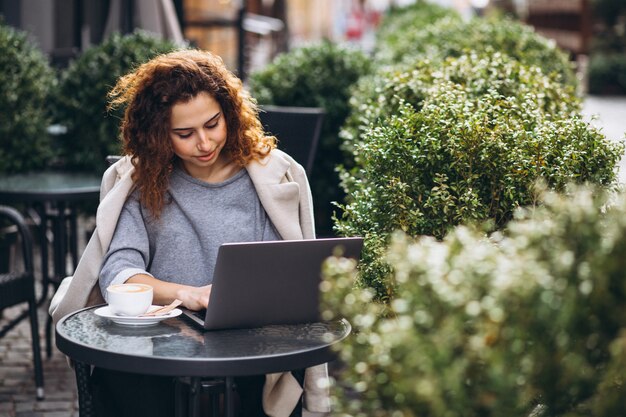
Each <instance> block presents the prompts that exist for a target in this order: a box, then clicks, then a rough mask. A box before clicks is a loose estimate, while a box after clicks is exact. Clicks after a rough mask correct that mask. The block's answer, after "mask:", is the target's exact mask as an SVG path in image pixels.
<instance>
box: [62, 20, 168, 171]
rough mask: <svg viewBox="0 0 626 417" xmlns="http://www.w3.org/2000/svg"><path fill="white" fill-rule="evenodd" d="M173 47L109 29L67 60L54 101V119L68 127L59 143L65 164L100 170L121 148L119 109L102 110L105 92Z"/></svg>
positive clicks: (145, 36)
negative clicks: (101, 38)
mask: <svg viewBox="0 0 626 417" xmlns="http://www.w3.org/2000/svg"><path fill="white" fill-rule="evenodd" d="M173 49H175V45H174V44H173V43H171V42H170V41H166V40H161V39H159V38H155V37H154V36H153V35H151V34H149V33H147V32H141V31H137V32H135V33H133V34H130V35H124V36H122V35H120V34H113V35H112V36H111V37H110V38H108V39H107V40H105V41H104V42H103V43H102V44H100V45H97V46H94V47H92V48H90V49H88V50H87V51H85V53H84V54H83V55H81V56H80V57H79V58H78V59H76V61H74V62H72V63H71V64H70V66H69V67H68V68H67V70H66V71H64V73H63V74H62V77H61V81H60V85H59V90H58V92H57V93H56V98H57V101H56V103H55V107H56V111H57V113H56V119H57V120H56V121H57V122H58V123H61V124H63V125H65V126H67V128H68V133H67V134H65V135H63V136H62V137H61V138H60V144H59V146H60V149H59V151H60V157H61V160H62V161H63V163H64V164H65V166H66V167H68V168H71V169H77V170H89V171H91V172H96V173H102V172H103V171H104V169H105V168H106V166H107V165H106V162H105V157H106V156H107V155H116V154H119V153H120V148H121V143H120V141H119V139H118V137H119V123H120V120H121V118H122V116H123V109H118V110H117V111H115V112H112V113H110V114H109V113H108V112H107V93H108V92H109V91H110V89H111V88H112V87H113V86H114V85H115V82H116V81H117V78H119V77H120V76H122V75H125V74H126V73H128V72H130V71H131V70H132V69H134V68H135V67H136V66H138V65H140V64H142V63H143V62H145V61H147V60H149V59H150V58H152V57H154V56H156V55H158V54H161V53H166V52H169V51H172V50H173Z"/></svg>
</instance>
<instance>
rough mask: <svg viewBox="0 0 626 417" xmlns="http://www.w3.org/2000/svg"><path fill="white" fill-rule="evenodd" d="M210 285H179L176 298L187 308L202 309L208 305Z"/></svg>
mask: <svg viewBox="0 0 626 417" xmlns="http://www.w3.org/2000/svg"><path fill="white" fill-rule="evenodd" d="M211 287H212V285H205V286H204V287H190V286H181V288H180V289H179V290H178V293H177V298H178V299H179V300H181V301H182V302H183V307H186V308H188V309H189V310H202V309H204V308H207V306H208V305H209V296H210V295H211Z"/></svg>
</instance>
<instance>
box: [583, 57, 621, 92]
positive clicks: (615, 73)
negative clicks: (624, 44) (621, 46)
mask: <svg viewBox="0 0 626 417" xmlns="http://www.w3.org/2000/svg"><path fill="white" fill-rule="evenodd" d="M625 49H626V48H625ZM589 93H591V94H611V95H617V94H622V95H623V94H626V52H618V53H602V52H597V53H594V54H592V55H591V59H590V61H589Z"/></svg>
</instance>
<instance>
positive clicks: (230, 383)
mask: <svg viewBox="0 0 626 417" xmlns="http://www.w3.org/2000/svg"><path fill="white" fill-rule="evenodd" d="M225 388H226V389H225V390H224V408H225V412H226V417H235V398H234V394H235V380H234V378H233V377H232V376H227V377H226V387H225Z"/></svg>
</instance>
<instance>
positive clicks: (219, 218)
mask: <svg viewBox="0 0 626 417" xmlns="http://www.w3.org/2000/svg"><path fill="white" fill-rule="evenodd" d="M166 199H167V200H166V204H165V206H164V207H163V211H162V213H161V217H160V218H159V219H155V218H153V217H152V216H151V215H150V214H149V213H148V212H147V210H146V209H145V207H142V206H141V204H140V203H139V201H138V194H137V192H135V193H133V194H132V195H131V196H130V197H129V198H128V200H127V201H126V202H125V203H124V207H123V209H122V212H121V214H120V218H119V221H118V224H117V228H116V229H115V233H114V235H113V239H112V241H111V246H110V247H109V250H108V252H107V253H106V255H105V257H104V260H103V263H102V269H101V272H100V280H99V283H100V288H101V290H102V293H103V295H105V294H106V291H105V289H106V287H108V286H109V285H111V284H117V283H122V282H125V281H126V280H127V279H128V278H130V277H131V276H133V275H135V274H138V273H147V274H149V275H152V276H154V277H155V278H158V279H160V280H163V281H169V282H176V283H179V284H185V285H192V286H202V285H207V284H210V283H211V282H212V281H213V270H214V268H215V261H216V258H217V250H218V248H219V246H220V245H221V244H222V243H225V242H249V241H259V240H279V239H280V236H279V235H278V233H277V232H276V230H275V229H274V226H273V225H272V223H271V221H270V220H269V218H268V217H267V214H266V213H265V210H264V209H263V206H262V205H261V202H260V201H259V197H258V195H257V193H256V190H255V189H254V185H253V184H252V181H251V180H250V176H249V175H248V172H247V171H246V170H245V169H242V170H241V171H239V172H238V173H237V174H235V175H234V176H233V177H231V178H229V179H228V180H226V181H224V182H221V183H213V184H209V183H206V182H203V181H200V180H197V179H195V178H193V177H191V176H190V175H188V174H187V173H185V172H184V171H183V170H182V169H180V168H176V169H174V171H173V172H172V175H171V177H170V186H169V190H168V194H167V195H166Z"/></svg>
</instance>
